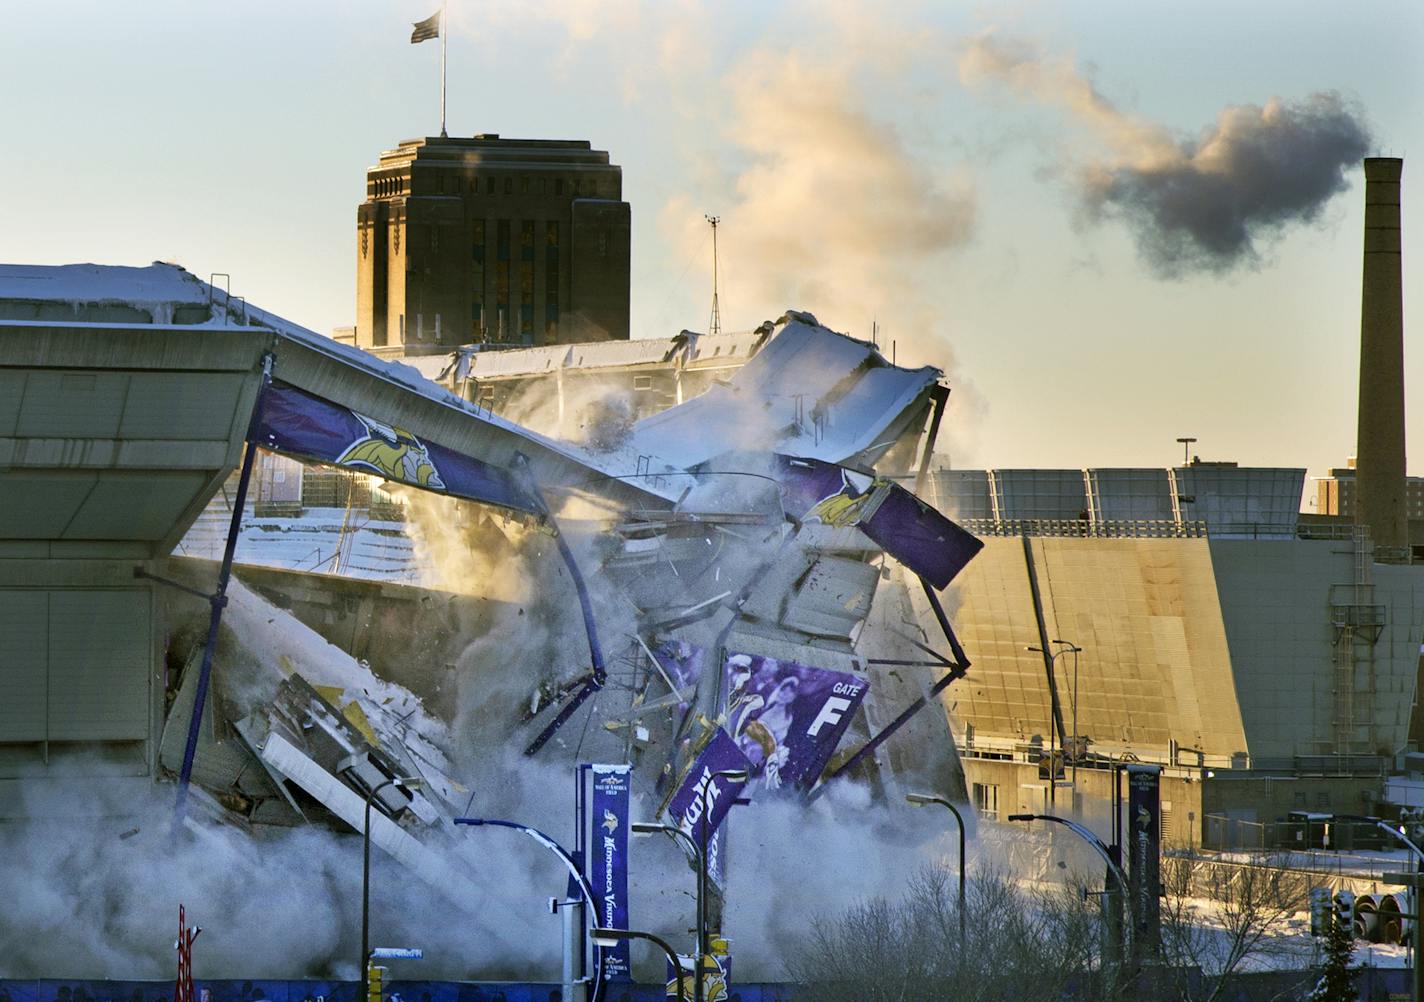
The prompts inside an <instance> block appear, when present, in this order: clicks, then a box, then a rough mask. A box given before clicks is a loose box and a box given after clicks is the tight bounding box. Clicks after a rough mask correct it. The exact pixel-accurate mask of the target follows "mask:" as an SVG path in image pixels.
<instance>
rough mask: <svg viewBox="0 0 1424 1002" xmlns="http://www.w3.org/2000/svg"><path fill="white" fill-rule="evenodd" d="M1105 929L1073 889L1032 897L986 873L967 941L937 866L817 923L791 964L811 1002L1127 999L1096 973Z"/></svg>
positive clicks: (946, 878) (974, 897) (978, 884)
mask: <svg viewBox="0 0 1424 1002" xmlns="http://www.w3.org/2000/svg"><path fill="white" fill-rule="evenodd" d="M1099 925H1100V918H1099V916H1098V914H1097V911H1096V909H1095V907H1094V906H1093V905H1091V904H1089V903H1086V902H1085V899H1084V898H1083V896H1082V895H1081V894H1078V893H1076V889H1074V888H1061V889H1051V890H1047V891H1029V890H1025V889H1023V888H1022V887H1020V886H1018V885H1016V884H1015V883H1014V882H1013V881H1012V880H1010V879H1009V878H1007V877H1006V876H1004V875H1003V874H996V873H984V874H981V875H979V876H978V877H977V878H976V879H974V880H972V881H971V882H970V884H969V887H968V892H967V896H966V902H965V923H964V929H965V931H964V939H963V941H962V942H961V939H960V923H959V910H958V901H957V892H956V890H955V878H954V876H953V874H951V873H950V872H948V871H947V870H945V869H943V868H939V867H932V868H927V869H925V870H924V871H922V872H921V873H920V874H919V875H918V876H917V878H916V879H915V880H914V881H913V882H912V884H911V887H910V888H909V891H908V893H907V894H906V896H905V897H904V898H903V899H901V900H899V901H897V902H887V901H884V900H872V901H867V902H863V903H861V904H859V905H857V906H855V907H853V908H850V909H848V910H847V911H846V912H844V913H842V914H841V915H839V916H835V917H831V918H825V919H822V920H820V921H818V922H817V923H816V924H815V926H814V928H813V930H812V932H811V934H810V935H809V936H808V937H807V938H806V939H805V940H803V941H802V943H801V944H800V949H799V951H797V952H796V953H795V954H794V955H793V956H791V957H789V958H788V963H787V967H788V973H789V974H790V975H791V976H792V978H794V979H795V980H796V981H799V982H801V983H803V984H804V985H806V990H807V992H808V995H807V997H809V998H811V999H827V1000H829V999H857V1000H864V1002H939V1000H943V999H946V998H953V999H955V1000H956V1002H959V1000H962V1002H1000V1000H1004V999H1016V998H1041V999H1054V998H1060V997H1063V995H1064V994H1065V993H1066V992H1067V991H1068V990H1069V989H1070V988H1071V989H1072V991H1073V997H1074V998H1075V999H1079V1000H1082V1002H1098V1000H1107V999H1110V998H1123V997H1129V996H1124V995H1122V994H1120V993H1119V992H1118V991H1117V987H1118V986H1116V985H1115V984H1114V983H1112V982H1110V981H1109V980H1107V979H1105V978H1104V977H1103V976H1102V972H1101V971H1100V970H1099V969H1097V968H1098V967H1099V965H1098V963H1097V955H1098V952H1099V947H1100V943H1101V938H1100V935H1099V931H1098V927H1099ZM799 997H801V996H799V995H798V998H799Z"/></svg>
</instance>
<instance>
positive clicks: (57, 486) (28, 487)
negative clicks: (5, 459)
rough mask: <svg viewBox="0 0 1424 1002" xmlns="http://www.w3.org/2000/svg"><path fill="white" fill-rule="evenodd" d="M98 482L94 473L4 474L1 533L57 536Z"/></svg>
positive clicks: (22, 536) (0, 480) (0, 483)
mask: <svg viewBox="0 0 1424 1002" xmlns="http://www.w3.org/2000/svg"><path fill="white" fill-rule="evenodd" d="M97 481H98V476H97V475H96V474H94V473H69V472H63V473H38V472H35V473H17V472H8V473H6V474H5V475H4V476H3V477H0V535H3V536H4V537H5V538H8V539H57V538H59V537H60V536H61V535H62V534H63V533H64V527H65V526H66V525H68V524H69V520H70V519H71V518H73V517H74V513H75V512H76V511H78V510H79V506H80V505H81V504H83V503H84V499H85V498H86V497H88V496H89V492H90V491H92V490H93V489H94V484H95V483H96V482H97Z"/></svg>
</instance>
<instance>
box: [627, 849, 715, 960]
mask: <svg viewBox="0 0 1424 1002" xmlns="http://www.w3.org/2000/svg"><path fill="white" fill-rule="evenodd" d="M629 828H630V829H631V830H632V832H633V834H634V835H652V834H655V833H656V832H663V833H664V834H665V835H667V836H668V837H670V838H671V839H672V840H673V841H675V842H681V843H682V844H683V845H685V846H687V849H688V851H689V852H691V853H692V858H693V860H694V861H695V862H696V863H697V875H698V876H697V942H698V943H699V944H700V943H702V942H704V941H705V940H706V939H707V913H706V912H705V911H703V909H702V871H703V868H704V867H705V866H706V865H707V863H706V861H705V860H704V859H703V858H702V850H701V849H699V848H698V847H697V842H696V841H695V840H694V839H693V837H692V836H691V835H689V834H687V832H685V831H683V830H682V829H681V828H679V827H677V826H676V825H665V824H661V823H659V822H657V821H634V822H633V823H632V824H631V825H629Z"/></svg>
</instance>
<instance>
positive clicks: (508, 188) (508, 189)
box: [504, 177, 514, 195]
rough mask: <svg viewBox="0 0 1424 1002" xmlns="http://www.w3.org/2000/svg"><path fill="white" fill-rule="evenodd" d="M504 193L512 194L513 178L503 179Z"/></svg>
mask: <svg viewBox="0 0 1424 1002" xmlns="http://www.w3.org/2000/svg"><path fill="white" fill-rule="evenodd" d="M504 193H505V194H506V195H513V194H514V178H512V177H507V178H505V179H504Z"/></svg>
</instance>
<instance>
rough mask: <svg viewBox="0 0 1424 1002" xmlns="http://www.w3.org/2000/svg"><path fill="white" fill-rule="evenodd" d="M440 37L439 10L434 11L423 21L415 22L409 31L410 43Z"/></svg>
mask: <svg viewBox="0 0 1424 1002" xmlns="http://www.w3.org/2000/svg"><path fill="white" fill-rule="evenodd" d="M439 37H440V12H439V11H436V12H435V13H434V14H431V15H430V16H429V17H427V18H426V19H425V20H424V21H417V22H415V30H414V31H412V32H411V33H410V43H411V44H412V45H414V44H415V43H416V42H423V41H425V40H426V39H429V38H439Z"/></svg>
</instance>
